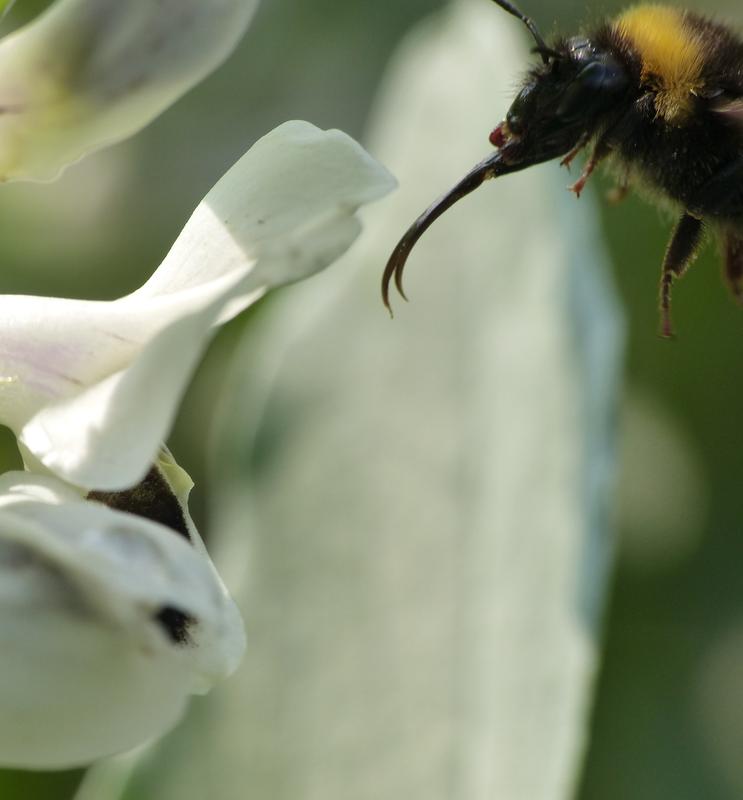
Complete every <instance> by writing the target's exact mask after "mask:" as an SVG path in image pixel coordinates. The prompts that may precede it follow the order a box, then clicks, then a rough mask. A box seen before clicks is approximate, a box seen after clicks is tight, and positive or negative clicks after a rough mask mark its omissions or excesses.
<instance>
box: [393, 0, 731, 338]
mask: <svg viewBox="0 0 743 800" xmlns="http://www.w3.org/2000/svg"><path fill="white" fill-rule="evenodd" d="M494 2H495V3H497V5H499V6H500V7H501V8H503V9H504V10H505V11H507V12H508V13H510V14H512V15H514V16H515V17H517V18H518V19H520V20H521V21H522V22H523V23H524V24H525V25H526V27H527V28H528V29H529V32H530V34H531V36H532V37H533V39H534V42H535V47H534V48H533V52H534V53H536V54H537V55H538V56H539V59H540V62H539V63H538V64H536V65H535V66H533V67H532V68H531V69H530V71H529V73H528V74H527V77H526V79H525V80H524V82H523V84H522V87H521V89H520V91H519V92H518V94H517V95H516V98H515V100H514V101H513V104H512V105H511V107H510V109H509V110H508V112H507V114H506V118H505V120H504V121H503V122H501V123H500V124H499V125H498V126H497V127H496V128H495V129H494V130H493V131H492V133H491V134H490V142H491V144H492V145H493V146H494V147H495V148H496V150H495V152H494V153H492V154H490V155H489V156H488V157H487V158H485V159H484V160H483V161H481V162H480V163H479V164H477V165H476V166H475V167H474V168H473V169H472V170H471V171H470V172H469V173H468V174H467V175H466V176H465V177H464V178H463V179H462V180H461V181H460V182H459V183H458V184H457V185H456V186H455V187H454V188H453V189H451V190H450V191H449V192H447V193H446V194H444V195H443V196H442V197H441V198H439V199H438V200H437V201H436V202H435V203H434V204H433V205H431V206H430V207H429V208H428V209H427V210H426V211H424V212H423V214H421V216H420V217H419V218H418V219H417V220H416V221H415V222H414V223H413V224H412V225H411V227H410V228H409V229H408V231H407V232H406V233H405V235H404V236H403V237H402V239H401V240H400V241H399V243H398V244H397V246H396V247H395V249H394V251H393V253H392V255H391V256H390V259H389V261H388V262H387V266H386V268H385V270H384V276H383V278H382V299H383V300H384V304H385V305H386V306H387V308H388V310H390V299H389V290H390V283H391V281H392V280H393V279H394V282H395V285H396V287H397V289H398V291H399V292H400V294H401V295H402V296H403V297H405V293H404V291H403V287H402V274H403V269H404V267H405V262H406V260H407V258H408V255H409V254H410V250H411V249H412V247H413V246H414V245H415V243H416V242H417V241H418V239H419V238H420V236H421V235H422V234H423V233H424V231H425V230H426V229H427V228H428V227H429V226H430V225H431V223H432V222H433V221H434V220H436V219H437V218H438V217H439V216H440V215H441V214H442V213H443V212H444V211H446V210H447V209H448V208H450V207H451V206H452V205H453V204H454V203H456V202H457V201H458V200H460V199H461V198H462V197H464V196H465V195H467V194H469V193H470V192H472V191H473V190H474V189H476V188H477V187H479V186H480V185H481V184H482V183H483V182H484V181H485V180H487V179H489V178H496V177H499V176H501V175H507V174H509V173H511V172H518V171H519V170H522V169H526V168H527V167H531V166H534V165H535V164H541V163H542V162H544V161H550V160H552V159H555V158H561V159H562V160H561V163H562V164H563V165H566V166H567V165H569V164H570V162H571V161H572V160H573V159H574V158H575V157H576V155H577V154H578V153H580V152H581V151H582V150H584V148H588V150H589V157H588V159H587V161H586V164H585V167H584V169H583V171H582V174H581V175H580V177H579V178H578V180H577V181H576V182H575V183H574V184H573V185H572V186H571V187H569V188H570V189H571V190H572V191H573V192H574V193H575V194H576V195H578V196H580V192H581V190H582V189H583V187H584V186H585V183H586V181H587V180H588V178H589V176H590V175H591V173H592V172H593V170H594V169H595V167H596V166H597V165H598V164H599V163H601V162H603V161H604V160H607V161H609V162H613V165H614V167H615V169H616V170H618V174H619V175H620V184H619V186H618V188H617V194H618V195H623V194H624V193H626V191H627V189H628V187H629V186H630V185H640V186H644V187H646V188H648V189H650V190H651V192H652V193H653V194H655V195H656V196H659V197H660V198H662V199H665V200H666V201H668V202H670V205H671V207H673V208H675V209H676V210H677V213H678V222H677V223H676V227H675V229H674V231H673V234H672V236H671V240H670V242H669V243H668V246H667V249H666V252H665V256H664V259H663V265H662V270H661V277H660V333H661V335H662V336H664V337H670V336H672V333H673V327H672V323H671V286H672V283H673V281H674V279H675V278H679V277H681V276H682V275H683V274H684V272H685V271H686V269H687V268H688V266H689V265H690V264H691V262H692V261H693V260H694V257H695V256H696V254H697V252H698V250H699V248H700V245H701V243H702V239H703V233H704V230H705V228H706V229H709V230H710V231H711V232H712V233H714V234H715V235H717V236H718V237H719V239H720V241H721V244H722V253H723V259H724V276H725V279H726V282H727V284H728V286H729V288H730V290H731V291H732V293H733V296H734V297H735V299H736V300H738V301H743V40H741V39H739V38H738V37H737V36H736V35H735V34H733V33H732V32H731V31H730V30H729V29H728V28H727V27H725V26H724V25H721V24H719V23H717V22H714V21H712V20H710V19H707V18H705V17H703V16H700V15H698V14H695V13H693V12H691V11H683V10H680V9H676V8H672V7H667V6H662V5H639V6H635V7H633V8H630V9H629V10H627V11H625V12H624V13H623V14H621V15H620V16H619V17H617V18H616V19H614V20H611V21H609V22H606V23H604V24H602V25H601V26H600V27H599V28H598V29H596V30H594V31H593V32H592V33H590V34H589V35H587V36H574V37H572V38H568V39H565V38H560V39H557V40H556V41H554V42H553V43H550V44H547V43H546V42H545V40H544V39H543V38H542V36H541V35H540V33H539V31H538V29H537V27H536V25H535V24H534V22H533V21H532V20H531V19H530V18H529V17H527V16H526V15H524V14H523V13H522V12H521V11H519V10H518V9H517V8H516V7H515V6H513V5H512V4H511V3H510V2H508V0H494Z"/></svg>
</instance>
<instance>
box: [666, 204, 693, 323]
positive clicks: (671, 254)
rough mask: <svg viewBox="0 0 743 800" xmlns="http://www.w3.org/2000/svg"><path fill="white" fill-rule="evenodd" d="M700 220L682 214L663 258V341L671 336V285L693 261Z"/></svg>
mask: <svg viewBox="0 0 743 800" xmlns="http://www.w3.org/2000/svg"><path fill="white" fill-rule="evenodd" d="M702 229H703V226H702V220H701V219H698V218H697V217H692V216H691V214H684V215H683V216H682V217H681V219H680V220H679V221H678V224H677V225H676V229H675V230H674V232H673V236H671V241H670V242H669V243H668V247H667V248H666V254H665V256H664V258H663V270H662V272H661V277H660V319H661V328H660V335H661V336H662V337H663V338H664V339H670V338H671V337H672V336H673V325H672V323H671V284H672V283H673V280H674V278H680V277H681V276H682V275H683V274H684V272H686V270H687V268H688V267H689V265H690V264H691V262H692V261H693V260H694V256H695V255H696V254H697V250H698V249H699V244H700V242H701V241H702Z"/></svg>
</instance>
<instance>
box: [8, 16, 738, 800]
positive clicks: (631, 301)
mask: <svg viewBox="0 0 743 800" xmlns="http://www.w3.org/2000/svg"><path fill="white" fill-rule="evenodd" d="M482 2H484V3H488V0H482ZM39 5H41V4H40V3H36V2H32V0H19V2H18V3H16V6H15V7H14V9H13V11H12V13H11V14H9V16H8V21H9V23H10V24H13V22H14V20H16V19H17V18H19V17H20V16H21V15H23V14H25V13H26V11H27V10H28V9H32V8H36V7H38V6H39ZM440 5H441V3H440V2H437V0H401V2H397V3H386V4H377V3H349V2H347V0H317V2H313V3H299V2H297V1H296V0H270V2H266V3H264V4H263V6H262V7H261V8H260V10H259V12H258V14H257V17H256V20H255V23H254V26H253V28H252V29H251V31H250V32H249V33H248V36H247V38H246V39H245V41H244V42H243V43H242V45H241V46H240V47H239V49H238V52H237V53H236V54H235V56H234V57H233V58H232V59H231V60H230V61H229V62H228V63H227V64H226V65H225V67H224V68H223V69H222V70H220V72H219V73H218V74H216V75H214V76H213V77H211V78H210V79H209V80H208V81H207V82H205V83H204V84H203V85H202V86H200V87H199V88H197V89H196V90H194V91H193V92H191V93H190V94H189V95H188V96H187V97H185V98H184V99H183V100H182V101H180V102H179V104H178V105H177V106H176V107H174V108H173V109H172V110H171V111H169V112H168V113H167V114H165V115H164V116H163V117H162V118H161V119H159V120H158V121H157V122H155V123H154V124H153V125H152V126H151V127H150V128H149V129H147V130H146V131H144V132H143V133H142V134H140V135H139V136H138V137H137V138H136V139H134V140H132V141H130V142H127V143H125V144H123V145H120V146H118V147H117V148H116V149H115V150H112V151H110V152H108V153H104V154H101V155H98V156H95V157H93V158H91V159H90V160H89V161H87V162H83V163H82V164H80V165H78V166H76V167H74V168H73V169H71V170H70V171H69V173H68V174H67V175H66V176H65V177H64V178H63V179H62V181H61V182H60V183H59V184H55V185H52V186H44V187H36V186H25V187H24V186H4V187H0V259H1V260H2V264H3V276H2V281H1V286H2V291H4V292H11V291H12V292H24V291H25V292H40V293H45V294H50V293H51V294H60V295H76V296H81V297H96V298H110V297H115V296H117V295H119V294H121V293H122V292H123V291H126V290H128V289H134V288H135V287H136V286H138V285H139V284H141V283H142V282H143V280H144V278H146V276H147V275H148V274H149V273H150V272H151V271H152V269H154V267H155V266H156V265H157V264H158V263H159V262H160V260H161V258H162V256H163V255H164V253H165V251H166V250H167V247H168V245H169V243H170V242H171V241H172V240H173V239H174V237H175V235H176V234H177V232H178V230H180V228H181V227H182V225H183V222H184V221H185V219H186V216H187V215H188V213H189V211H190V209H191V208H192V207H193V206H194V205H195V204H196V202H198V200H199V199H200V198H201V197H202V196H203V195H204V194H205V192H206V191H207V189H208V188H209V186H211V185H212V184H213V183H214V181H215V180H216V178H217V177H218V176H219V175H220V174H221V173H222V172H224V170H225V169H226V168H227V166H228V165H229V164H230V163H232V162H233V161H234V160H235V159H236V158H237V157H238V156H239V154H240V153H242V152H243V151H244V150H245V148H246V145H247V144H248V143H249V142H252V141H254V140H255V139H256V138H257V137H258V136H259V135H260V134H261V133H263V132H265V131H266V130H268V129H270V128H271V127H273V126H274V125H276V124H278V123H279V122H282V121H283V120H285V119H287V118H289V117H301V118H306V119H309V120H311V121H312V122H314V123H315V124H318V125H320V126H322V127H331V126H336V127H340V128H343V129H344V130H347V131H348V132H349V133H351V134H353V135H355V136H357V137H358V136H359V135H360V134H361V132H362V130H363V123H364V120H365V118H366V116H367V113H368V105H369V102H370V98H371V96H372V94H373V91H374V88H375V86H376V83H377V81H378V78H379V75H380V74H381V70H382V68H383V66H384V64H385V62H386V60H387V58H388V56H389V53H390V52H391V51H392V49H393V48H394V46H395V43H396V42H397V40H398V39H399V37H400V36H401V35H402V34H403V32H404V31H405V30H406V29H407V28H408V27H409V25H410V24H412V22H413V21H414V20H416V19H417V18H419V17H421V16H422V15H424V14H425V13H428V12H429V11H432V10H434V8H437V7H439V6H440ZM522 5H523V6H524V8H525V10H527V11H528V12H530V13H531V14H533V15H534V16H535V18H536V19H537V21H538V22H539V24H540V26H541V27H542V29H543V30H544V31H546V32H549V31H552V30H556V29H557V28H559V29H561V30H563V31H566V32H568V33H570V32H573V31H574V30H576V28H577V27H578V26H579V24H580V23H581V22H582V21H588V22H594V21H596V20H599V19H601V18H602V17H603V16H604V15H606V14H610V13H615V12H616V11H618V10H619V9H620V8H622V7H623V6H625V5H627V3H620V2H618V1H617V0H612V2H610V3H609V2H607V3H598V2H593V3H591V4H590V5H587V4H586V3H585V2H584V0H580V2H579V0H569V2H568V0H566V1H565V2H563V3H560V2H552V1H550V2H543V3H535V2H534V0H529V2H527V0H523V1H522ZM678 5H680V4H678ZM687 5H688V6H689V7H694V8H695V9H696V10H700V11H704V12H707V13H709V12H713V11H714V12H717V13H719V15H720V16H722V17H723V18H726V19H730V20H731V21H732V22H734V23H735V24H736V25H737V27H738V29H739V30H741V29H743V11H741V9H740V6H739V4H738V3H736V2H733V0H725V2H722V1H721V2H718V3H711V2H705V3H703V4H702V3H701V2H699V0H697V2H695V3H688V4H687ZM492 13H493V14H502V13H504V12H502V11H500V10H499V9H497V8H496V7H495V6H493V8H492ZM511 24H513V25H514V26H516V27H518V22H517V21H516V20H511ZM523 68H524V65H523V64H514V65H513V70H512V76H513V82H514V85H515V83H516V81H517V79H518V76H519V75H520V74H522V72H523ZM459 90H460V91H461V92H467V90H468V87H467V86H461V87H459ZM509 99H510V95H509V94H508V93H503V92H501V93H488V94H487V95H486V96H483V97H482V98H481V101H482V103H483V104H484V106H485V107H486V108H488V109H489V110H490V111H491V113H492V123H493V124H495V123H497V122H498V120H499V118H500V117H501V116H502V114H503V112H504V110H505V108H506V107H507V104H508V102H509ZM488 132H489V131H488V130H483V131H481V136H482V143H483V153H484V152H486V151H487V149H488V144H487V134H488ZM416 133H417V135H418V136H420V137H421V138H422V139H423V138H425V137H426V135H427V129H426V128H425V127H423V128H422V129H420V130H418V131H417V132H416ZM538 169H540V170H546V171H553V172H555V173H557V172H558V167H557V165H555V164H551V165H544V166H542V167H539V168H538ZM458 177H459V175H458V174H452V175H451V178H452V179H456V178H458ZM562 177H563V179H564V180H565V183H567V182H568V176H567V175H565V174H563V175H562ZM508 180H509V181H512V182H515V181H518V180H520V176H514V177H513V178H509V179H508ZM448 185H449V182H446V183H445V184H444V185H442V186H441V188H442V189H444V188H447V187H448ZM609 186H610V182H609V181H606V180H604V179H602V178H599V179H598V180H597V181H596V183H595V184H594V187H593V188H594V191H596V192H597V193H598V194H599V195H600V193H601V190H602V189H603V188H609ZM481 191H484V192H487V191H488V187H485V188H484V189H482V190H481ZM566 202H573V203H574V202H575V200H574V198H572V197H567V198H566ZM407 222H408V220H401V221H400V226H401V227H402V226H404V225H405V224H406V223H407ZM603 223H604V231H605V234H606V242H607V245H608V250H609V253H610V255H611V257H612V260H613V262H614V265H615V275H616V280H617V282H618V285H619V288H620V291H621V294H622V296H623V299H624V301H625V306H626V309H627V313H628V317H629V327H628V334H629V338H628V355H627V381H628V385H629V390H628V406H627V408H626V410H625V413H623V415H622V417H621V438H622V439H623V441H624V442H625V443H626V447H625V450H624V453H623V470H624V472H625V474H626V480H625V482H624V493H623V494H621V495H620V497H622V501H621V505H620V508H619V523H620V533H622V534H623V537H624V539H625V540H626V545H625V546H622V547H620V551H619V559H618V568H617V570H616V576H615V581H614V587H613V589H614V591H613V600H612V604H611V609H610V613H609V614H608V616H607V618H606V624H605V641H606V649H605V654H604V666H603V674H602V677H601V680H600V681H599V686H598V695H597V701H596V709H595V713H594V722H593V727H592V735H591V740H590V743H589V747H588V753H587V762H586V769H585V775H584V779H583V788H582V791H581V795H580V796H581V797H582V798H583V800H626V798H628V797H632V798H653V799H655V798H666V797H672V798H674V800H698V798H701V797H703V798H705V800H737V798H739V797H740V794H741V785H742V783H743V767H742V766H741V765H742V764H743V761H742V760H741V759H739V758H738V754H737V744H738V742H740V741H741V740H742V739H743V714H742V713H738V712H737V711H736V708H737V706H736V704H735V699H736V698H739V697H740V696H741V695H742V694H743V679H742V678H741V675H743V655H741V648H740V641H741V639H740V637H741V630H743V590H742V589H741V581H740V575H739V573H740V564H741V563H742V562H743V531H742V530H741V529H742V528H743V520H742V517H743V512H741V508H740V501H739V492H740V481H741V473H742V472H743V455H742V453H743V434H741V433H740V431H739V430H738V426H737V419H738V416H739V413H740V412H739V409H740V405H741V397H743V372H742V371H741V369H740V364H741V363H742V362H743V358H742V356H743V353H742V352H741V350H743V311H741V309H740V308H737V307H736V306H735V305H734V304H733V303H732V302H731V301H730V299H729V298H728V297H727V295H726V293H725V291H724V289H723V288H722V287H721V282H720V279H719V272H720V270H719V263H718V255H717V252H716V250H715V248H714V247H709V248H708V249H707V250H706V251H705V253H704V254H703V255H702V257H701V258H700V259H699V261H698V262H697V263H695V265H694V267H693V268H692V270H691V271H690V273H689V274H688V275H687V276H686V277H685V278H684V279H683V281H681V282H680V283H679V284H678V287H677V288H676V291H675V293H674V304H675V306H674V307H675V319H676V323H677V328H678V338H677V340H676V341H674V342H666V341H661V340H659V339H658V338H657V336H656V329H657V311H656V292H657V281H658V273H659V265H660V261H661V258H662V255H663V250H664V247H665V243H666V240H667V238H668V235H669V230H670V220H668V219H667V218H665V217H663V216H662V215H659V214H658V213H657V212H656V211H655V210H653V209H652V208H651V207H649V206H648V205H646V204H645V203H644V202H642V201H641V200H638V199H636V198H634V197H630V198H629V199H627V200H626V201H625V203H624V204H623V205H621V206H619V207H608V206H604V213H603ZM564 235H565V236H566V237H569V236H570V235H571V231H570V230H566V231H565V232H564ZM392 244H394V242H392V241H391V242H390V245H392ZM380 267H381V265H380ZM517 267H518V265H516V264H515V265H514V269H517ZM456 268H457V269H459V270H465V269H466V264H457V267H456ZM258 313H260V311H259V312H258ZM243 325H244V323H242V322H240V323H238V324H237V325H235V326H233V327H232V328H231V329H230V330H228V331H226V332H225V333H224V334H223V335H222V336H221V337H220V339H219V340H218V341H217V342H216V344H215V346H214V347H213V348H212V351H211V360H210V362H209V363H208V364H207V365H206V368H205V369H204V370H203V371H202V373H201V374H200V376H199V378H198V379H197V380H196V382H195V383H194V385H193V387H192V392H191V395H190V398H189V400H188V401H187V402H186V405H185V407H184V408H183V413H182V415H181V418H180V422H179V424H178V427H177V431H176V436H175V438H174V440H173V448H174V450H175V452H176V454H177V456H178V457H179V460H180V461H181V462H183V463H186V464H188V466H189V467H190V468H191V471H192V472H193V473H195V474H196V477H197V485H199V484H200V485H204V473H203V469H200V464H201V462H200V460H199V453H200V452H201V449H202V444H203V435H204V427H205V425H204V421H205V420H206V419H209V418H210V415H211V408H212V402H213V400H214V397H215V395H217V394H218V392H219V387H220V385H221V384H220V375H221V367H222V365H223V363H224V362H225V361H226V359H227V357H228V356H229V355H230V353H231V351H232V345H233V343H234V341H235V340H236V338H237V336H238V335H239V334H240V332H241V328H242V327H243ZM5 452H7V454H8V456H7V458H8V462H7V463H8V464H16V463H17V462H16V461H14V460H13V459H14V456H13V454H12V449H11V448H9V447H6V448H5ZM649 495H651V496H650V497H649ZM199 497H200V495H199V494H198V489H197V493H196V496H195V499H196V500H197V501H198V499H199ZM679 506H680V507H681V508H683V509H684V514H683V518H682V515H681V514H680V511H679ZM653 520H659V522H654V521H653ZM202 528H203V526H202ZM535 768H537V766H536V765H535ZM76 780H77V775H76V774H67V775H59V776H58V775H27V776H26V775H19V774H9V773H4V774H2V775H0V797H2V798H3V800H5V798H8V800H14V798H15V797H18V798H24V800H41V799H42V798H43V800H46V799H47V798H49V800H65V798H66V797H68V796H69V793H70V790H71V789H72V788H73V786H74V784H75V782H76Z"/></svg>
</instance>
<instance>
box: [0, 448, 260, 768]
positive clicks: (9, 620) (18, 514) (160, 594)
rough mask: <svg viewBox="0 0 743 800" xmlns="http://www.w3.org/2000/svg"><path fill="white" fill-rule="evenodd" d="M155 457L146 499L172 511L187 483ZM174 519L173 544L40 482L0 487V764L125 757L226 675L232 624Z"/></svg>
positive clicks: (203, 558) (207, 569)
mask: <svg viewBox="0 0 743 800" xmlns="http://www.w3.org/2000/svg"><path fill="white" fill-rule="evenodd" d="M165 458H166V462H164V463H163V464H162V465H161V466H163V467H164V469H162V470H159V471H156V473H155V474H156V475H157V480H158V481H163V483H162V486H158V492H159V493H160V494H168V496H167V497H166V498H165V500H166V501H167V500H170V499H172V496H171V495H170V494H169V493H168V492H167V483H165V481H167V480H169V477H174V478H175V480H176V483H177V484H181V486H180V487H179V486H177V485H176V486H173V487H172V489H173V490H174V491H175V492H176V493H179V494H181V496H180V497H179V498H178V500H179V501H180V502H184V501H185V496H184V495H183V491H182V489H183V487H182V484H183V482H184V480H187V477H186V478H185V479H184V478H183V477H180V476H179V468H178V467H177V466H176V465H175V464H174V463H172V462H171V461H168V460H167V456H166V457H165ZM166 504H167V503H166ZM181 510H182V512H183V514H184V520H185V523H186V524H185V526H184V527H183V528H181V529H180V531H179V532H178V531H176V530H173V529H170V528H167V527H165V526H163V525H161V524H159V523H156V522H153V521H150V520H149V519H145V518H143V517H140V516H136V515H134V514H131V513H124V512H122V511H117V510H112V509H111V508H108V507H106V506H105V505H102V504H101V503H98V502H92V501H90V500H85V499H84V498H83V496H82V493H81V492H80V491H79V490H77V489H75V488H74V487H71V486H69V485H66V484H64V483H62V482H61V481H59V480H57V479H56V478H53V477H51V476H38V475H32V474H29V473H6V474H5V475H3V476H2V477H1V478H0V650H2V658H0V708H2V721H1V723H0V765H2V766H13V767H23V768H45V769H46V768H61V767H69V766H75V765H78V764H85V763H89V762H91V761H93V760H95V759H98V758H101V757H102V756H107V755H110V754H112V753H116V752H120V751H122V750H125V749H128V748H131V747H133V746H135V745H137V744H140V743H141V742H142V741H144V740H146V739H149V738H151V737H153V736H157V735H160V734H162V733H163V732H165V731H166V730H168V729H169V728H170V727H171V726H172V725H173V724H175V722H176V721H177V720H178V718H179V717H180V715H181V713H182V711H183V709H184V707H185V704H186V701H187V699H188V696H189V695H190V694H192V693H194V692H198V693H203V692H205V691H207V690H208V689H209V688H210V687H211V686H212V684H213V683H214V682H215V681H217V680H219V679H220V678H223V677H225V676H226V675H228V674H229V673H231V672H232V671H233V670H234V669H235V667H236V666H237V664H238V662H239V660H240V657H241V656H242V653H243V650H244V647H245V639H244V633H243V628H242V622H241V620H240V615H239V612H238V611H237V609H236V607H235V606H234V604H233V602H232V600H231V599H230V598H229V596H228V595H227V593H226V591H225V590H224V588H223V586H222V583H221V581H220V579H219V577H218V576H217V574H216V571H215V570H214V568H213V566H212V564H211V561H210V560H209V557H208V556H207V554H206V550H205V549H204V546H203V543H202V542H201V540H200V539H199V538H198V534H197V533H196V530H195V529H194V527H193V525H192V524H190V520H189V519H188V516H187V511H186V509H185V505H182V506H181Z"/></svg>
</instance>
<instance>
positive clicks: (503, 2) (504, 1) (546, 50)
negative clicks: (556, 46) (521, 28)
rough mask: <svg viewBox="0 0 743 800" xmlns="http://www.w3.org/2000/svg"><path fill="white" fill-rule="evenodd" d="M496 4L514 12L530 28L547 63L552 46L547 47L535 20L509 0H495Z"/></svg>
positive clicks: (539, 51) (538, 49)
mask: <svg viewBox="0 0 743 800" xmlns="http://www.w3.org/2000/svg"><path fill="white" fill-rule="evenodd" d="M493 2H494V3H495V4H496V5H499V6H500V7H501V8H502V9H503V10H504V11H507V12H508V13H509V14H513V16H514V17H517V18H518V19H520V20H521V21H522V22H523V23H524V25H526V27H527V28H528V29H529V33H530V34H531V35H532V36H533V37H534V41H535V42H536V43H537V47H536V50H537V52H538V53H539V55H540V56H542V61H543V62H544V63H545V64H546V63H547V61H548V59H549V56H550V54H551V53H552V52H553V50H552V48H550V47H547V44H546V42H545V41H544V39H543V38H542V34H541V33H539V29H538V28H537V26H536V25H535V24H534V20H533V19H531V17H527V16H526V14H524V12H523V11H519V10H518V8H516V6H514V5H511V3H509V2H508V0H493Z"/></svg>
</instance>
